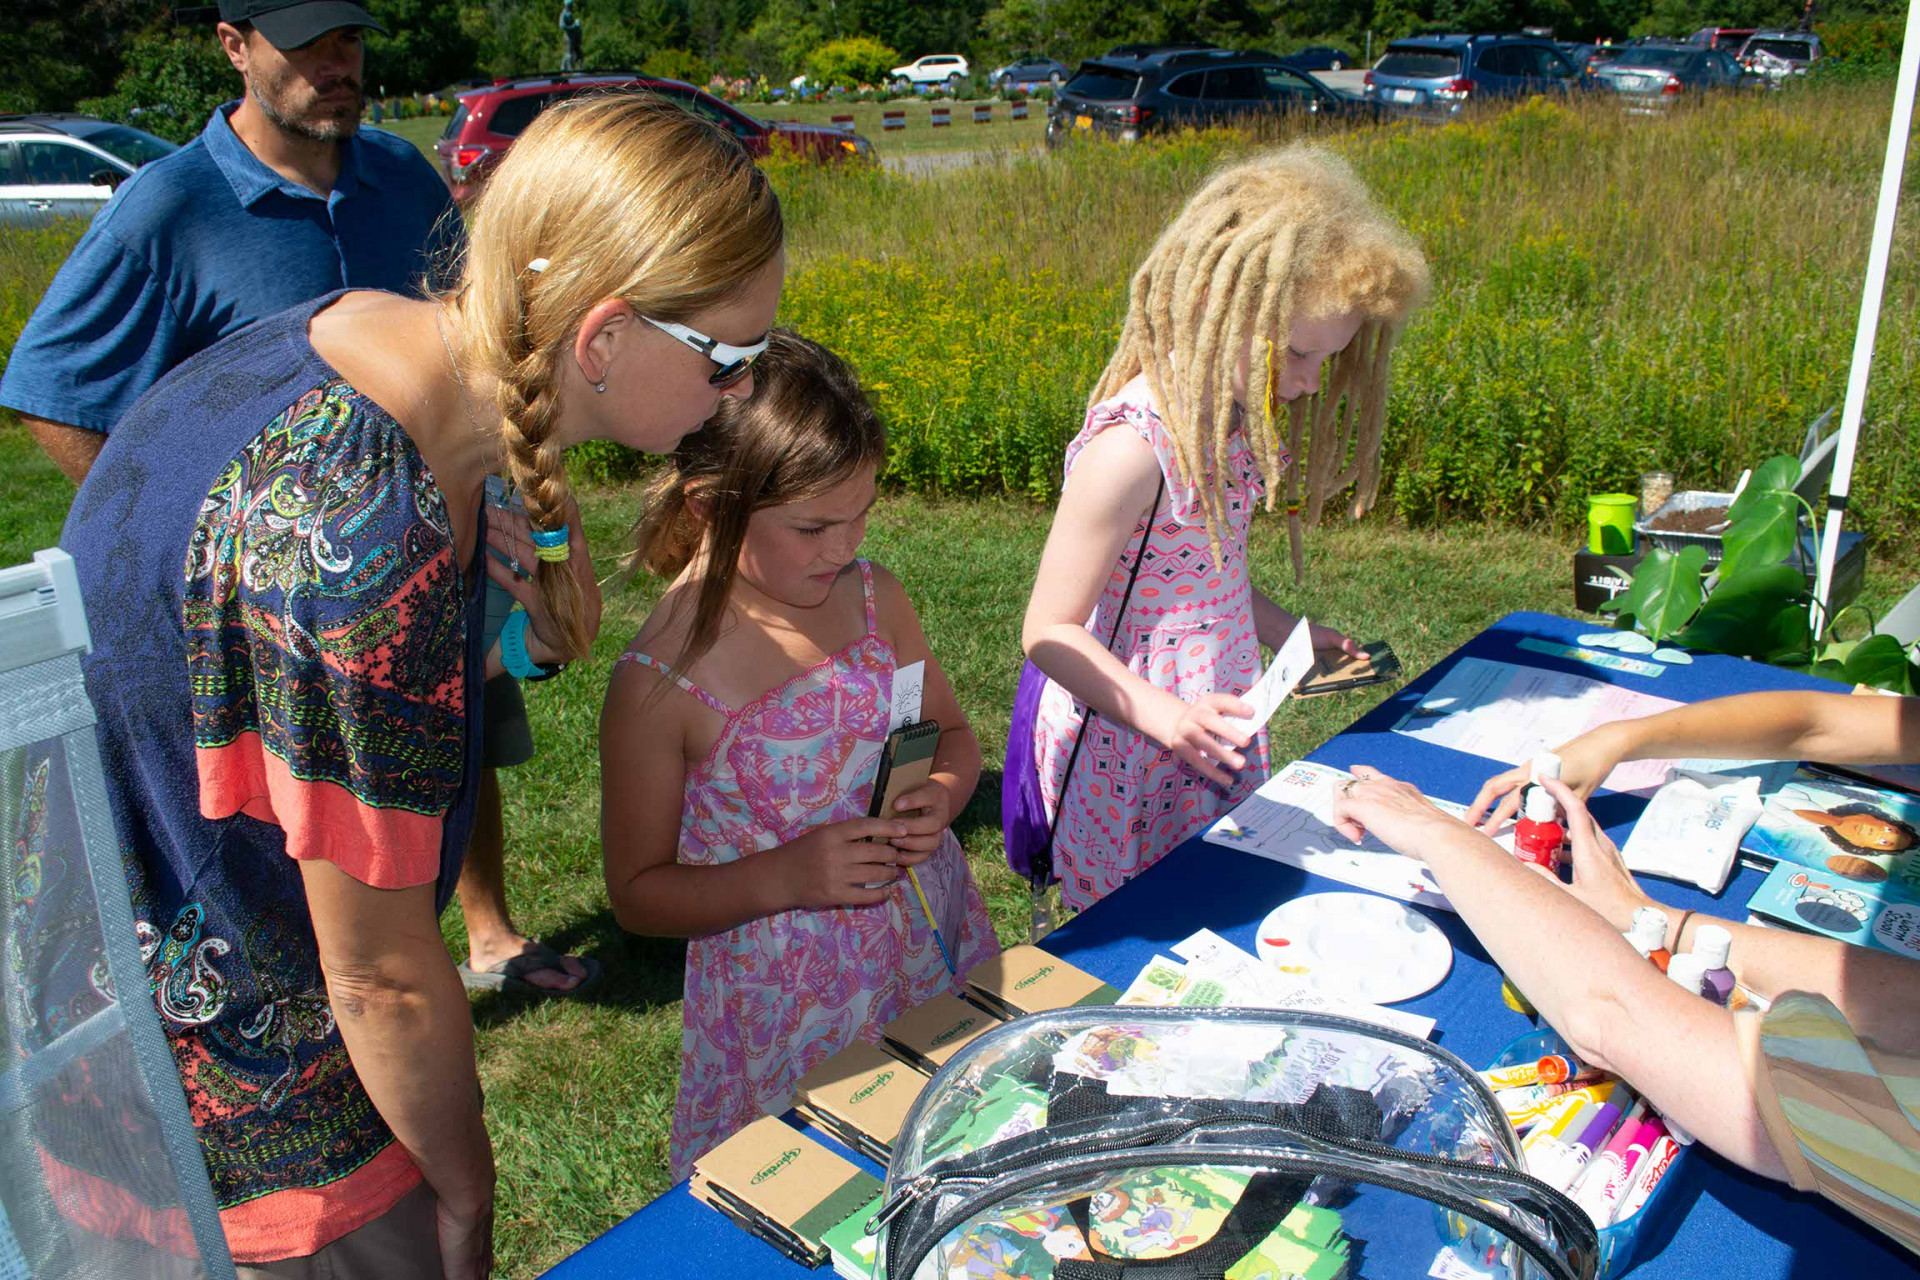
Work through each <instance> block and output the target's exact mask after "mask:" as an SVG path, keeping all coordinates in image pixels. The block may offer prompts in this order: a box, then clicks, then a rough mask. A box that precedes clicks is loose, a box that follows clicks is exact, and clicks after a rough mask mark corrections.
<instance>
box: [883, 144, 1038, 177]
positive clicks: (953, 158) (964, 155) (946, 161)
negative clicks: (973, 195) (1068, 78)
mask: <svg viewBox="0 0 1920 1280" xmlns="http://www.w3.org/2000/svg"><path fill="white" fill-rule="evenodd" d="M1044 150H1045V148H1044V147H1039V146H1033V147H1020V148H1018V149H1014V150H1009V149H1006V148H1000V147H996V148H994V149H992V150H987V151H933V152H909V153H908V154H906V155H904V156H882V157H881V158H880V163H881V164H883V165H885V166H886V167H887V169H888V170H889V171H890V172H893V173H904V174H906V175H907V176H909V177H913V178H924V177H927V176H928V175H930V174H935V173H945V172H947V171H948V170H950V169H964V168H966V167H967V166H968V165H975V164H1000V163H1002V162H1004V161H1007V160H1018V159H1025V158H1027V157H1029V156H1036V155H1039V154H1040V153H1041V152H1042V151H1044Z"/></svg>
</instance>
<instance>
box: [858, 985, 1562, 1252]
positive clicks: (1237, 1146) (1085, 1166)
mask: <svg viewBox="0 0 1920 1280" xmlns="http://www.w3.org/2000/svg"><path fill="white" fill-rule="evenodd" d="M869 1230H872V1231H877V1232H878V1233H879V1237H878V1241H877V1246H878V1259H879V1260H878V1263H877V1265H876V1269H875V1272H874V1274H875V1276H876V1277H887V1278H888V1280H962V1278H964V1280H1022V1278H1024V1280H1161V1278H1162V1277H1164V1278H1165V1280H1285V1278H1288V1277H1299V1278H1300V1280H1347V1278H1349V1277H1353V1278H1357V1277H1360V1276H1363V1275H1364V1276H1367V1277H1389V1276H1391V1277H1400V1276H1426V1275H1429V1274H1453V1275H1461V1276H1465V1275H1468V1274H1470V1273H1477V1274H1478V1275H1481V1276H1488V1277H1492V1278H1493V1280H1521V1278H1522V1277H1526V1278H1534V1277H1542V1278H1546V1280H1593V1277H1594V1276H1595V1268H1596V1256H1597V1249H1598V1240H1597V1237H1596V1235H1595V1231H1594V1228H1593V1224H1592V1223H1591V1222H1590V1221H1589V1220H1588V1219H1587V1216H1586V1215H1585V1214H1584V1213H1582V1212H1581V1211H1580V1209H1579V1208H1578V1207H1577V1206H1575V1205H1574V1203H1573V1202H1572V1201H1571V1200H1569V1199H1568V1198H1567V1197H1566V1196H1565V1195H1563V1194H1561V1193H1560V1192H1558V1191H1555V1190H1554V1189H1553V1188H1551V1187H1549V1186H1547V1185H1546V1184H1545V1183H1542V1182H1540V1181H1539V1180H1538V1179H1536V1178H1533V1177H1531V1176H1530V1175H1528V1173H1527V1172H1526V1165H1525V1162H1524V1160H1523V1158H1522V1156H1521V1152H1520V1143H1519V1139H1518V1138H1517V1137H1516V1136H1515V1135H1514V1132H1513V1128H1512V1126H1511V1125H1509V1124H1508V1123H1507V1119H1506V1117H1505V1115H1504V1114H1503V1113H1502V1111H1501V1109H1500V1106H1499V1104H1498V1103H1497V1102H1496V1101H1495V1100H1494V1097H1493V1094H1492V1093H1491V1092H1490V1091H1489V1090H1488V1088H1487V1087H1486V1085H1485V1083H1484V1082H1483V1081H1482V1080H1481V1079H1480V1078H1479V1077H1478V1076H1477V1075H1476V1074H1475V1073H1474V1071H1473V1069H1472V1068H1470V1067H1468V1066H1467V1065H1466V1064H1465V1063H1463V1062H1461V1061H1460V1059H1458V1058H1456V1057H1455V1056H1454V1055H1453V1054H1451V1053H1449V1052H1447V1051H1446V1050H1445V1049H1442V1048H1439V1047H1438V1046H1436V1045H1433V1044H1430V1043H1428V1042H1426V1041H1424V1040H1418V1039H1415V1038H1413V1037H1411V1036H1405V1035H1401V1034H1400V1033H1398V1032H1395V1031H1391V1030H1388V1029H1386V1028H1383V1027H1378V1026H1374V1025H1372V1024H1369V1023H1363V1022H1355V1021H1352V1020H1350V1019H1346V1018H1336V1017H1329V1016H1325V1015H1320V1014H1309V1013H1289V1012H1286V1011H1284V1010H1254V1009H1195V1010H1184V1009H1139V1008H1130V1007H1128V1008H1122V1007H1093V1008H1073V1009H1063V1010H1059V1011H1056V1012H1052V1013H1043V1014H1036V1015H1034V1016H1032V1017H1027V1018H1021V1019H1019V1020H1017V1021H1015V1022H1010V1023H1007V1024H1005V1025H1003V1026H1000V1027H997V1028H995V1029H994V1030H992V1031H990V1032H988V1033H987V1034H986V1035H984V1036H982V1037H980V1038H979V1039H978V1040H976V1041H974V1042H973V1043H972V1044H970V1045H968V1046H967V1047H966V1048H965V1049H963V1050H962V1051H961V1052H960V1053H959V1054H957V1055H955V1057H954V1058H953V1059H952V1060H951V1061H949V1062H948V1063H947V1065H946V1066H945V1067H943V1068H941V1070H940V1072H939V1074H937V1075H936V1076H934V1078H933V1081H932V1082H931V1083H930V1084H929V1085H928V1086H927V1088H926V1089H925V1090H924V1091H923V1092H922V1094H921V1095H920V1098H919V1100H918V1102H916V1103H915V1105H914V1108H913V1110H912V1112H911V1113H909V1115H908V1117H907V1121H906V1124H905V1126H904V1127H903V1129H902V1131H901V1136H900V1139H899V1141H898V1142H897V1143H896V1144H895V1147H894V1158H893V1163H892V1167H891V1168H890V1169H889V1171H888V1175H887V1183H886V1189H885V1194H884V1195H883V1197H882V1200H881V1206H880V1209H879V1210H878V1212H877V1213H876V1214H875V1216H874V1219H873V1222H872V1223H870V1224H869ZM1443 1254H1446V1255H1451V1256H1449V1257H1443V1256H1441V1255H1443Z"/></svg>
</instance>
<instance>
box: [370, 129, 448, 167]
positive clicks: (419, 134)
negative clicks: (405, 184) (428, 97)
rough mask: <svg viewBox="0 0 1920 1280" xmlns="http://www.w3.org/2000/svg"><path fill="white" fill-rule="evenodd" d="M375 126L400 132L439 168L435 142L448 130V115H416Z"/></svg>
mask: <svg viewBox="0 0 1920 1280" xmlns="http://www.w3.org/2000/svg"><path fill="white" fill-rule="evenodd" d="M373 127H374V128H377V129H385V130H386V131H387V132H388V133H397V134H399V135H400V136H401V137H403V138H405V139H406V140H407V141H408V142H411V143H412V144H413V145H414V146H416V147H418V148H420V154H421V155H423V156H425V157H426V158H427V161H428V163H430V164H432V165H433V167H434V168H435V169H436V170H437V169H439V167H440V165H439V161H438V160H437V159H436V158H435V156H434V154H433V142H434V139H436V138H438V137H439V136H440V135H441V134H443V133H445V132H446V131H447V117H446V116H414V117H413V118H411V119H408V120H385V121H382V122H381V123H380V124H378V125H375V126H373Z"/></svg>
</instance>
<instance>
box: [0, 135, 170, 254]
mask: <svg viewBox="0 0 1920 1280" xmlns="http://www.w3.org/2000/svg"><path fill="white" fill-rule="evenodd" d="M174 150H177V148H176V147H175V146H174V145H173V144H172V143H171V142H165V141H162V140H161V139H159V138H156V137H154V136H153V135H152V134H150V133H142V132H141V131H140V130H138V129H132V128H129V127H127V126H126V125H123V124H111V123H109V122H107V121H105V120H96V119H94V118H93V117H92V116H81V115H73V114H70V113H64V112H63V113H59V114H47V115H30V116H0V225H14V226H18V225H22V224H28V223H41V222H47V221H51V220H52V219H54V218H89V219H90V218H92V217H93V215H94V214H96V213H98V212H100V210H101V208H102V207H103V206H105V204H106V203H107V199H108V197H110V196H112V195H113V193H114V190H115V188H117V187H118V186H119V185H120V184H121V183H122V182H124V181H125V180H126V179H127V178H128V177H129V176H130V175H131V174H132V173H133V171H134V170H135V169H138V168H139V167H140V166H141V165H143V164H145V163H147V162H148V161H149V160H158V159H159V158H160V157H161V156H163V155H166V154H167V153H169V152H171V151H174Z"/></svg>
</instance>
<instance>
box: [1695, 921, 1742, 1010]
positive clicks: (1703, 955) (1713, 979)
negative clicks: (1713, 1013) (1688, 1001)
mask: <svg viewBox="0 0 1920 1280" xmlns="http://www.w3.org/2000/svg"><path fill="white" fill-rule="evenodd" d="M1732 952H1733V935H1732V934H1730V933H1728V932H1727V931H1726V930H1725V929H1722V928H1721V927H1720V926H1719V925H1717V924H1708V925H1702V926H1700V929H1699V930H1698V932H1696V933H1695V934H1694V935H1693V953H1694V954H1695V955H1697V956H1699V957H1700V959H1701V960H1702V961H1704V962H1705V964H1706V972H1705V973H1703V974H1701V975H1700V994H1701V995H1703V996H1705V997H1706V998H1707V999H1709V1000H1711V1001H1713V1002H1714V1003H1715V1004H1717V1005H1719V1006H1721V1007H1722V1008H1725V1007H1726V1004H1727V1001H1729V1000H1731V999H1732V998H1733V970H1731V969H1729V968H1728V967H1727V957H1728V956H1729V955H1731V954H1732Z"/></svg>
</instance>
